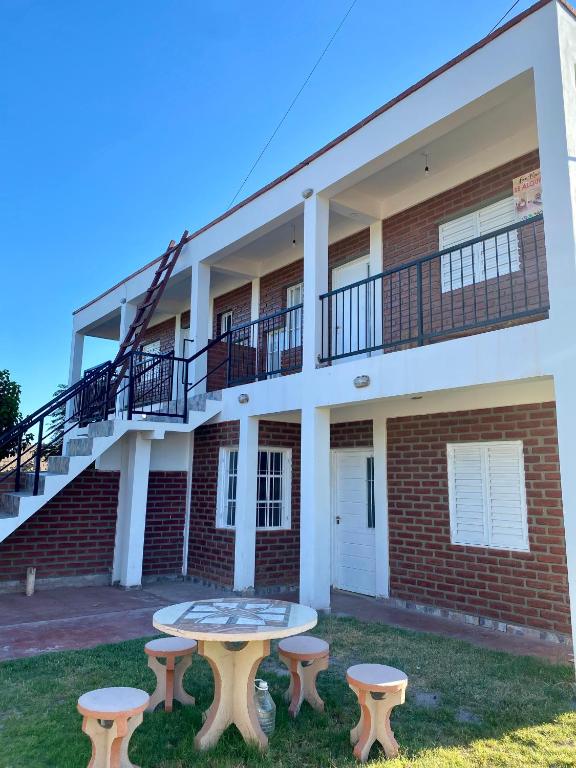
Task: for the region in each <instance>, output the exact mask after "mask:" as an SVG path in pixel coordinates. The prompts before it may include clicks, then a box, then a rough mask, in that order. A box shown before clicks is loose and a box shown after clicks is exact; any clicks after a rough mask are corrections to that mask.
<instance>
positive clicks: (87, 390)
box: [0, 305, 302, 495]
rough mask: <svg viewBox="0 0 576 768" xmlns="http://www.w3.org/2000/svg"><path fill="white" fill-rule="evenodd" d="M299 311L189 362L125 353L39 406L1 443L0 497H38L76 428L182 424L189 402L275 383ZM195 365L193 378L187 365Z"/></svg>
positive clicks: (249, 327)
mask: <svg viewBox="0 0 576 768" xmlns="http://www.w3.org/2000/svg"><path fill="white" fill-rule="evenodd" d="M301 346H302V305H298V306H296V307H291V308H289V309H286V310H281V311H280V312H276V313H274V314H273V315H270V316H268V317H264V318H260V319H258V320H255V321H254V322H250V323H246V324H244V325H241V326H239V327H237V328H233V329H232V330H228V331H226V332H225V333H223V334H220V336H218V337H217V338H215V339H213V340H212V341H210V342H209V343H208V344H207V345H206V346H205V347H203V348H202V349H201V350H199V351H198V352H196V353H195V354H193V355H191V356H190V357H178V356H176V355H175V354H174V353H173V352H170V353H168V354H163V355H154V354H149V353H146V352H142V351H141V350H138V351H130V352H127V353H126V354H125V355H122V356H121V357H119V358H117V359H116V360H114V361H113V362H110V361H109V362H106V363H102V365H99V366H97V367H95V368H92V369H90V370H88V371H86V372H85V373H84V376H83V377H82V379H80V380H79V381H77V382H76V383H75V384H72V385H71V386H70V387H68V388H67V389H66V390H64V391H63V392H61V393H59V394H58V395H57V396H56V397H54V398H52V400H50V401H49V402H48V403H46V405H44V406H42V408H39V409H38V410H37V411H35V412H34V413H32V414H30V416H27V417H26V418H25V419H23V420H22V421H21V422H20V423H19V424H17V425H15V426H14V427H13V428H12V429H10V430H8V431H7V432H5V433H4V434H2V435H0V459H2V464H1V466H0V481H1V490H2V491H4V492H6V491H14V492H16V493H18V492H20V491H22V490H24V482H23V479H24V477H25V479H26V488H25V489H26V490H30V491H31V492H32V494H33V495H38V492H39V488H40V473H41V471H42V470H43V469H44V468H45V467H46V465H47V461H48V459H49V457H50V456H54V455H57V454H59V453H61V451H62V447H63V444H64V442H65V439H66V437H67V436H68V435H69V434H70V433H71V432H72V431H73V430H75V429H76V428H77V427H85V426H87V425H88V424H90V423H91V422H98V421H105V420H107V419H110V418H115V419H132V418H133V417H134V416H139V417H145V416H151V417H155V418H164V419H177V420H179V421H182V422H184V423H186V422H187V421H188V408H189V398H190V396H191V395H192V394H194V391H195V390H196V391H198V389H197V388H198V387H199V385H200V384H202V383H203V382H205V383H206V389H207V390H214V389H223V388H226V387H229V386H234V385H235V384H240V383H245V382H248V381H258V380H261V379H263V378H268V377H272V376H278V375H281V374H283V373H288V372H291V371H294V370H298V369H299V368H300V366H301ZM197 361H202V365H201V366H200V368H201V370H200V372H198V373H197V375H196V376H195V377H194V376H193V375H192V371H193V370H194V367H193V364H194V363H195V362H197Z"/></svg>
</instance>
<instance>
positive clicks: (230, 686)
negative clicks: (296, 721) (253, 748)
mask: <svg viewBox="0 0 576 768" xmlns="http://www.w3.org/2000/svg"><path fill="white" fill-rule="evenodd" d="M198 653H199V654H200V656H204V658H205V659H206V660H207V661H208V663H209V664H210V666H211V667H212V672H213V674H214V701H213V702H212V705H211V707H210V709H209V710H208V711H207V713H206V721H205V723H204V725H203V726H202V729H201V730H200V731H199V732H198V733H197V735H196V738H195V739H194V745H195V746H196V748H197V749H201V750H204V749H209V748H210V747H212V746H214V744H216V742H217V741H218V739H219V738H220V736H221V735H222V733H223V732H224V731H225V730H226V728H228V726H229V725H232V724H234V725H235V726H236V727H237V728H238V730H239V731H240V733H241V734H242V736H243V738H244V741H246V742H251V743H255V744H257V745H258V746H259V747H260V748H261V749H266V748H267V747H268V737H267V736H266V734H265V733H264V731H263V730H262V728H261V727H260V723H259V721H258V716H257V713H256V705H255V703H254V680H255V678H256V672H257V670H258V667H259V666H260V663H261V661H262V660H263V659H264V658H266V656H268V655H269V654H270V641H269V640H252V641H250V642H245V643H230V642H215V641H208V640H206V641H204V640H200V641H199V642H198Z"/></svg>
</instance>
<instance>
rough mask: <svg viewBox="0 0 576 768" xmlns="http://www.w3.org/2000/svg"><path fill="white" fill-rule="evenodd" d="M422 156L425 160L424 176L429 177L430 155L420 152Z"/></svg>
mask: <svg viewBox="0 0 576 768" xmlns="http://www.w3.org/2000/svg"><path fill="white" fill-rule="evenodd" d="M422 156H423V157H424V158H425V159H426V165H425V166H424V176H430V153H429V152H422Z"/></svg>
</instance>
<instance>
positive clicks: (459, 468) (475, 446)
mask: <svg viewBox="0 0 576 768" xmlns="http://www.w3.org/2000/svg"><path fill="white" fill-rule="evenodd" d="M447 451H448V481H449V499H450V532H451V541H452V543H453V544H471V545H475V546H484V547H494V548H498V549H514V550H524V551H528V549H529V545H528V523H527V512H526V487H525V480H524V450H523V445H522V442H520V441H500V442H493V443H488V442H486V443H484V442H482V443H449V444H448V446H447Z"/></svg>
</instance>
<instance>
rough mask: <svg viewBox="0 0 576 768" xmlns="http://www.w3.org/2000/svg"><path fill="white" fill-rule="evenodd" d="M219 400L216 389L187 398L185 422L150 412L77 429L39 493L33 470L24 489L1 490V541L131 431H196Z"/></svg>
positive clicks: (215, 409) (51, 465) (44, 477)
mask: <svg viewBox="0 0 576 768" xmlns="http://www.w3.org/2000/svg"><path fill="white" fill-rule="evenodd" d="M220 400H221V394H220V393H217V392H212V393H208V394H200V395H194V396H193V397H191V398H190V399H189V401H188V407H189V414H188V422H187V423H186V424H182V423H176V422H175V421H174V420H173V419H170V418H168V417H156V416H153V415H148V416H146V418H139V419H132V420H124V419H113V420H109V421H99V422H94V423H92V424H89V425H88V426H87V427H86V428H84V429H82V430H80V429H78V431H77V434H76V435H74V436H73V437H71V439H70V440H68V442H67V444H66V448H65V452H64V455H62V456H50V457H49V458H48V466H47V471H45V472H41V473H40V476H39V482H38V494H37V495H36V496H34V495H33V488H34V474H33V473H27V474H23V475H22V481H21V482H22V490H21V491H19V492H18V493H14V492H12V493H10V492H8V493H1V494H0V542H1V541H4V539H6V538H7V537H8V536H10V534H11V533H13V532H14V531H15V530H16V529H17V528H18V527H19V526H20V525H22V523H24V522H26V520H29V519H30V518H31V517H32V515H34V514H35V513H36V512H38V510H39V509H41V508H42V507H43V506H44V505H45V504H46V503H47V502H48V501H50V499H52V498H54V496H56V494H57V493H59V491H61V490H62V489H63V488H65V487H66V486H67V485H68V483H70V482H71V481H72V480H74V478H75V477H78V475H79V474H80V473H81V472H83V471H84V470H85V469H87V468H88V467H89V466H90V465H91V464H92V463H93V462H94V461H96V459H98V458H99V457H100V456H101V455H102V454H103V453H105V451H107V450H108V449H109V448H111V447H112V446H113V445H114V443H116V442H117V441H118V440H120V439H121V438H122V437H123V436H124V435H125V434H127V433H128V432H131V431H139V432H153V433H154V438H155V439H162V438H164V437H165V435H166V434H168V433H174V432H180V433H182V432H184V433H190V432H193V431H194V430H195V429H196V428H197V427H200V426H201V425H202V424H205V423H206V422H207V421H209V420H210V419H212V418H214V416H217V415H218V413H220V411H221V410H222V404H221V402H220Z"/></svg>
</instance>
